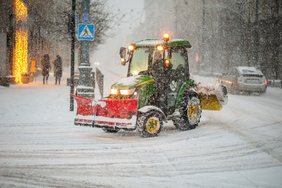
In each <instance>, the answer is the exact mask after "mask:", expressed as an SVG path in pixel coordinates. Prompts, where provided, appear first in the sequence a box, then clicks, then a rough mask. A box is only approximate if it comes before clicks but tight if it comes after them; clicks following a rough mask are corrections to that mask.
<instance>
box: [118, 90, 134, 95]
mask: <svg viewBox="0 0 282 188" xmlns="http://www.w3.org/2000/svg"><path fill="white" fill-rule="evenodd" d="M134 91H135V89H121V90H120V94H122V95H132V94H133V93H134Z"/></svg>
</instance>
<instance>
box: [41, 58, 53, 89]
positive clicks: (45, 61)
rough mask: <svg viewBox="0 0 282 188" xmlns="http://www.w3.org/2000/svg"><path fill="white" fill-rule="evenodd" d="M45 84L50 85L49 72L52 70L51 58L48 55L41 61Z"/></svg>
mask: <svg viewBox="0 0 282 188" xmlns="http://www.w3.org/2000/svg"><path fill="white" fill-rule="evenodd" d="M41 66H42V76H43V84H45V83H46V84H48V78H49V71H50V70H51V64H50V58H49V55H48V54H45V55H44V56H43V59H42V60H41Z"/></svg>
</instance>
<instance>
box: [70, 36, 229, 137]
mask: <svg viewBox="0 0 282 188" xmlns="http://www.w3.org/2000/svg"><path fill="white" fill-rule="evenodd" d="M189 48H191V44H190V42H189V41H188V40H183V39H174V40H170V38H169V35H167V34H165V35H164V36H163V40H153V39H147V40H142V41H139V42H136V43H133V44H131V45H129V47H128V48H124V47H121V48H120V57H121V64H122V65H126V64H128V73H127V77H126V78H123V79H121V80H120V81H118V82H116V83H114V84H113V85H112V86H111V92H110V95H109V96H108V97H106V98H103V99H101V100H99V101H94V100H93V99H91V98H85V97H81V96H74V97H75V99H76V102H77V115H76V118H75V125H86V126H87V125H88V126H93V127H100V128H102V129H103V130H104V131H105V132H109V133H116V132H118V131H119V130H120V129H124V130H136V129H137V130H138V132H139V133H140V134H141V136H143V137H152V136H157V135H158V134H159V133H160V131H161V130H162V126H163V123H164V122H167V121H168V120H172V122H173V123H174V125H175V127H176V128H177V129H179V130H189V129H194V128H196V127H197V126H198V123H199V122H200V118H201V113H202V109H203V110H220V109H221V108H222V105H223V104H226V102H227V90H226V88H225V87H224V86H222V85H216V86H213V87H211V86H203V85H200V84H196V83H195V81H194V80H192V79H190V74H189V62H188V52H187V51H188V49H189Z"/></svg>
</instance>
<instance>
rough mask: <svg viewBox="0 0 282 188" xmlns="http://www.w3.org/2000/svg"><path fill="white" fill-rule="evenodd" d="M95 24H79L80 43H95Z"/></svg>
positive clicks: (78, 36)
mask: <svg viewBox="0 0 282 188" xmlns="http://www.w3.org/2000/svg"><path fill="white" fill-rule="evenodd" d="M94 29H95V26H94V24H78V35H77V39H78V40H79V41H93V40H94V34H95V30H94Z"/></svg>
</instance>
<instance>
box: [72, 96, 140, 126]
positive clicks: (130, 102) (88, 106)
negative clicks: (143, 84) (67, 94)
mask: <svg viewBox="0 0 282 188" xmlns="http://www.w3.org/2000/svg"><path fill="white" fill-rule="evenodd" d="M73 97H74V98H75V100H76V103H77V114H76V118H75V121H74V123H75V124H76V125H91V126H96V127H118V128H125V129H134V128H135V126H136V125H135V124H136V119H137V107H138V102H137V99H124V100H113V99H102V100H99V101H98V102H96V101H94V100H92V99H91V98H86V97H81V96H75V95H73Z"/></svg>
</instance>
